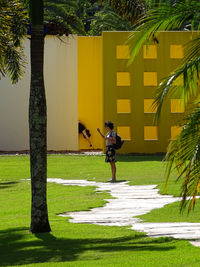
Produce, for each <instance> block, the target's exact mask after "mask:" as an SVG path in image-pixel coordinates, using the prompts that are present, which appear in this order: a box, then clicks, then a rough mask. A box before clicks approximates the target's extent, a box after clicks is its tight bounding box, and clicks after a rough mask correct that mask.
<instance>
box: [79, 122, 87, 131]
mask: <svg viewBox="0 0 200 267" xmlns="http://www.w3.org/2000/svg"><path fill="white" fill-rule="evenodd" d="M85 129H86V128H85V126H84V125H83V124H82V123H81V122H79V123H78V133H82V132H83V131H84V130H85Z"/></svg>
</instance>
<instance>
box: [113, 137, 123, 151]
mask: <svg viewBox="0 0 200 267" xmlns="http://www.w3.org/2000/svg"><path fill="white" fill-rule="evenodd" d="M123 143H124V140H122V139H121V137H120V136H119V135H118V134H116V144H113V148H114V149H120V148H121V147H122V145H123Z"/></svg>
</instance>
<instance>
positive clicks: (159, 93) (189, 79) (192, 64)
mask: <svg viewBox="0 0 200 267" xmlns="http://www.w3.org/2000/svg"><path fill="white" fill-rule="evenodd" d="M188 58H189V54H188ZM191 58H192V57H191ZM199 71H200V56H198V57H194V58H192V60H187V61H186V62H184V63H183V64H182V66H180V67H179V68H178V69H177V70H175V71H174V72H173V73H172V74H170V75H169V76H168V77H166V78H164V79H163V80H162V81H161V83H160V84H159V87H158V88H157V89H156V91H155V93H154V95H155V101H154V104H153V105H156V106H157V113H156V120H157V119H159V117H160V114H161V110H162V106H163V103H164V101H165V100H166V99H167V98H168V97H173V96H176V97H179V98H182V99H184V101H185V104H187V103H188V101H189V100H190V99H191V97H194V96H197V95H198V94H199V90H198V82H199ZM178 79H182V80H183V85H174V82H175V81H177V80H178Z"/></svg>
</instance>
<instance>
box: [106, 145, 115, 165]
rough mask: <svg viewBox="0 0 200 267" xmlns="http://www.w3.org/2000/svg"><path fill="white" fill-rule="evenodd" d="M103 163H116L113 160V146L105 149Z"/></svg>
mask: <svg viewBox="0 0 200 267" xmlns="http://www.w3.org/2000/svg"><path fill="white" fill-rule="evenodd" d="M105 162H116V159H115V149H114V148H113V146H107V147H106V159H105Z"/></svg>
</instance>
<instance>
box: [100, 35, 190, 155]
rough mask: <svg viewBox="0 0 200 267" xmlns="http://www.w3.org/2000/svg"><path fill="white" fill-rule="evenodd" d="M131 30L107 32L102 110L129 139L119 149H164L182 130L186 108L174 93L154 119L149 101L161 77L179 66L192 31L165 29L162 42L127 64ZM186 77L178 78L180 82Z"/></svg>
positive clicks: (104, 49) (151, 46) (151, 151)
mask: <svg viewBox="0 0 200 267" xmlns="http://www.w3.org/2000/svg"><path fill="white" fill-rule="evenodd" d="M129 34H130V33H129V32H105V33H103V95H104V98H103V114H104V117H103V119H104V121H105V120H108V119H110V120H112V121H113V122H114V123H115V129H116V131H117V132H118V133H119V134H120V135H121V137H122V138H123V139H125V143H124V145H123V147H122V149H121V150H120V151H119V152H120V153H158V152H166V149H167V146H168V144H169V141H170V140H171V139H173V138H174V137H175V136H176V135H177V134H178V133H179V132H180V127H179V123H180V122H181V120H182V118H183V115H184V112H185V109H184V106H183V105H181V102H182V100H181V99H180V96H171V98H170V99H169V100H168V101H167V102H166V104H165V105H164V107H163V112H162V116H161V120H160V123H159V124H158V125H154V124H153V118H154V113H155V110H152V108H151V104H152V102H153V100H154V91H155V89H156V87H157V86H158V84H159V83H160V81H161V80H162V78H164V77H166V76H168V75H169V74H170V72H173V71H174V70H175V69H176V68H177V67H178V66H180V64H181V62H182V59H183V56H184V44H186V43H187V42H188V41H189V40H190V39H191V33H190V32H162V33H160V35H159V36H158V41H159V43H158V44H155V43H150V46H149V50H148V53H146V48H145V46H143V47H142V49H141V51H140V52H139V54H138V55H137V57H136V59H135V60H134V62H133V63H132V64H131V65H129V66H127V63H128V59H129V57H130V55H129V47H128V46H127V44H126V41H127V39H128V36H129ZM181 82H182V81H177V83H181Z"/></svg>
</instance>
